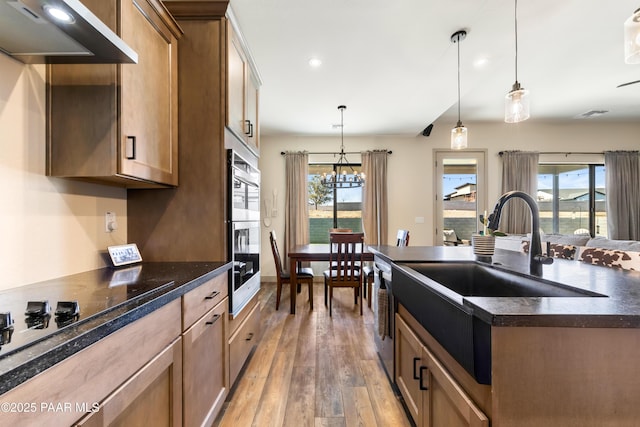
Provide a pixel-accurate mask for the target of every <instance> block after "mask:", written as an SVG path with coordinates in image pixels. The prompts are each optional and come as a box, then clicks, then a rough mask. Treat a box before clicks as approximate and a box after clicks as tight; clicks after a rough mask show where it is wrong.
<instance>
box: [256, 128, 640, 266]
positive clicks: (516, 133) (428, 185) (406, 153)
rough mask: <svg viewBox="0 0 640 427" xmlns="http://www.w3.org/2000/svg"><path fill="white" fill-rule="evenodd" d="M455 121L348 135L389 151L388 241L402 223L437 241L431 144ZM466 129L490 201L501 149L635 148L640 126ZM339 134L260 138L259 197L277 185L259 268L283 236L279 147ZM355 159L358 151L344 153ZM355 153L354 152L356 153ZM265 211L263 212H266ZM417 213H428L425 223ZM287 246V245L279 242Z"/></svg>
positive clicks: (496, 192)
mask: <svg viewBox="0 0 640 427" xmlns="http://www.w3.org/2000/svg"><path fill="white" fill-rule="evenodd" d="M454 125H455V123H448V122H436V123H435V124H434V128H433V131H432V133H431V136H429V137H428V138H425V137H423V136H418V137H415V136H375V137H355V136H348V135H345V139H344V143H345V150H346V151H362V150H371V149H383V148H386V149H389V150H392V151H393V154H391V155H390V156H389V160H388V185H389V193H390V194H389V206H390V209H389V239H390V241H393V239H394V238H395V232H396V231H397V230H398V229H399V228H403V229H408V230H410V231H411V245H412V246H418V245H432V244H433V242H434V236H433V234H434V233H433V230H434V222H433V215H434V183H433V178H434V164H433V150H434V149H435V148H438V149H448V147H449V135H450V131H451V128H452V127H453V126H454ZM465 125H466V126H467V127H468V129H469V148H470V149H487V150H488V164H487V167H488V196H489V206H490V207H492V206H493V205H494V203H495V201H496V200H497V199H498V197H499V196H500V194H501V179H502V178H501V177H502V163H501V161H500V157H499V155H498V152H499V151H503V150H530V151H533V150H536V151H562V152H570V151H574V152H602V151H603V150H617V149H619V150H637V149H638V148H639V147H640V137H639V135H640V124H634V123H606V122H601V121H598V120H597V119H592V120H591V121H587V120H572V121H570V122H566V123H539V122H535V121H533V120H531V121H527V122H523V123H520V124H517V125H508V124H505V123H502V122H501V123H465ZM339 149H340V136H339V135H338V134H336V136H331V137H309V136H267V135H265V136H262V138H261V147H260V170H261V172H262V191H261V193H262V194H261V196H262V198H263V200H264V198H265V197H270V196H271V194H272V192H273V190H274V189H275V190H277V193H278V198H277V210H278V216H277V217H276V218H272V219H271V224H270V226H269V227H267V226H265V224H264V222H263V232H262V252H261V253H262V254H263V256H262V262H261V274H262V275H263V276H266V277H271V276H275V267H274V263H273V257H272V256H271V248H270V246H269V235H268V232H269V230H271V229H275V230H276V233H277V234H278V236H279V240H281V241H282V239H283V238H284V197H285V179H284V156H281V155H280V152H281V151H287V150H307V151H312V152H313V151H339ZM347 157H348V158H349V160H351V161H354V162H355V161H357V160H358V159H357V158H356V157H354V156H347ZM351 157H354V158H353V159H352V158H351ZM263 215H264V211H263ZM416 217H424V219H425V222H424V223H422V224H417V223H415V219H416ZM280 245H281V246H282V243H281V244H280Z"/></svg>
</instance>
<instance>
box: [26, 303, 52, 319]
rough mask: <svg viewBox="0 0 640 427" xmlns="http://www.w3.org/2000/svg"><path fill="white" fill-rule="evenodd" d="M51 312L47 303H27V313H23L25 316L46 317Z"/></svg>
mask: <svg viewBox="0 0 640 427" xmlns="http://www.w3.org/2000/svg"><path fill="white" fill-rule="evenodd" d="M50 311H51V307H50V306H49V301H47V300H43V301H29V302H28V303H27V311H25V312H24V314H26V315H27V316H46V315H47V314H49V312H50Z"/></svg>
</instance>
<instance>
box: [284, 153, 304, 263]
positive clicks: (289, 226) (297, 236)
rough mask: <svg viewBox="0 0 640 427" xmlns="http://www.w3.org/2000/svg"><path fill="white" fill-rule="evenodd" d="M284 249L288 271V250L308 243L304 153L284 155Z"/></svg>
mask: <svg viewBox="0 0 640 427" xmlns="http://www.w3.org/2000/svg"><path fill="white" fill-rule="evenodd" d="M285 175H286V184H287V188H286V195H285V231H284V234H285V238H284V242H285V247H284V257H283V260H284V264H285V265H286V267H285V266H283V267H285V269H286V270H288V266H289V262H288V257H289V249H290V248H293V247H295V246H296V245H306V244H308V243H309V203H308V201H309V196H308V189H307V176H308V175H309V155H308V154H307V153H306V152H287V153H285Z"/></svg>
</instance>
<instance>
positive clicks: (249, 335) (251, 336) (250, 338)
mask: <svg viewBox="0 0 640 427" xmlns="http://www.w3.org/2000/svg"><path fill="white" fill-rule="evenodd" d="M252 339H253V332H249V334H248V335H247V341H251V340H252Z"/></svg>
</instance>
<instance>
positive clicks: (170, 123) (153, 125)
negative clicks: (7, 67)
mask: <svg viewBox="0 0 640 427" xmlns="http://www.w3.org/2000/svg"><path fill="white" fill-rule="evenodd" d="M83 4H84V5H85V6H86V7H87V8H89V9H90V10H91V11H92V12H93V13H94V14H95V15H97V16H98V17H99V18H100V19H101V20H102V21H103V22H104V23H105V24H107V25H108V26H109V27H110V28H111V29H112V30H113V31H114V32H116V33H117V34H118V35H119V36H120V37H121V38H122V39H123V40H124V41H125V42H126V43H127V44H128V45H129V46H131V48H133V49H134V50H135V51H136V52H137V53H138V64H117V65H114V64H98V65H78V64H73V65H66V64H64V65H60V64H55V65H48V66H47V124H48V126H47V154H48V155H47V174H48V175H50V176H57V177H67V178H76V179H82V180H88V181H97V182H101V183H109V184H115V185H121V186H126V187H130V188H152V187H163V186H176V185H178V93H177V92H178V60H177V59H178V38H179V37H180V36H181V34H182V31H181V30H180V28H179V27H178V25H177V24H176V22H175V21H174V20H173V18H172V17H171V15H170V14H169V12H168V11H167V10H166V9H165V7H164V6H163V5H162V2H161V1H160V0H109V1H106V0H83Z"/></svg>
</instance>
